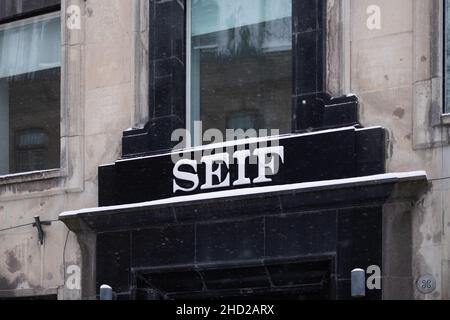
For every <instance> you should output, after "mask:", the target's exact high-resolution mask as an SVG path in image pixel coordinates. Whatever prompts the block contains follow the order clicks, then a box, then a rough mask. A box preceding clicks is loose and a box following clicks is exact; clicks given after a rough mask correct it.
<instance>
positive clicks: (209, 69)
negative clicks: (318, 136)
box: [187, 0, 293, 145]
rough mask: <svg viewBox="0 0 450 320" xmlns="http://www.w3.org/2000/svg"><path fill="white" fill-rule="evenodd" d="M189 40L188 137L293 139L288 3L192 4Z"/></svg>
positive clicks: (212, 0)
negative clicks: (262, 133) (264, 132)
mask: <svg viewBox="0 0 450 320" xmlns="http://www.w3.org/2000/svg"><path fill="white" fill-rule="evenodd" d="M187 33H188V34H187V36H188V37H187V39H188V41H187V43H188V44H187V46H188V48H187V52H188V59H187V60H188V64H187V69H188V76H187V88H188V90H187V106H188V107H187V126H188V129H190V131H191V132H192V131H193V129H194V122H195V121H201V122H202V130H203V132H205V131H206V130H208V129H212V128H216V129H220V130H221V131H222V133H224V134H225V130H226V129H244V130H247V129H256V130H259V129H278V130H280V133H288V132H291V129H292V88H293V71H292V70H293V59H292V0H191V1H188V28H187ZM203 132H195V131H194V135H195V137H194V144H195V145H199V144H201V139H200V138H201V136H202V135H203Z"/></svg>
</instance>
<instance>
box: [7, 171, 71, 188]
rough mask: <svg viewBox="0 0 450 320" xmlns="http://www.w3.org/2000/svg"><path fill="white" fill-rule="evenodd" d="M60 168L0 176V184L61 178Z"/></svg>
mask: <svg viewBox="0 0 450 320" xmlns="http://www.w3.org/2000/svg"><path fill="white" fill-rule="evenodd" d="M62 177H63V173H62V171H61V169H53V170H43V171H33V172H24V173H17V174H8V175H4V176H0V186H6V185H11V184H19V183H26V182H33V181H42V180H49V179H56V178H62Z"/></svg>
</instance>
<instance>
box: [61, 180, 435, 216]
mask: <svg viewBox="0 0 450 320" xmlns="http://www.w3.org/2000/svg"><path fill="white" fill-rule="evenodd" d="M415 180H428V177H427V173H426V172H425V171H413V172H404V173H387V174H380V175H374V176H367V177H360V178H350V179H340V180H327V181H319V182H306V183H298V184H289V185H277V186H268V187H257V188H247V189H237V190H227V191H218V192H212V193H204V194H197V195H192V196H180V197H173V198H168V199H163V200H155V201H149V202H141V203H134V204H128V205H119V206H110V207H100V208H89V209H82V210H77V211H68V212H64V213H62V214H61V215H60V218H65V217H71V216H78V215H83V214H88V213H91V214H92V213H102V212H111V211H124V210H130V209H142V208H148V207H155V206H162V205H174V204H179V203H187V202H194V201H207V200H214V199H226V198H233V197H240V196H251V195H262V194H269V193H275V192H288V191H295V190H302V189H303V191H306V190H309V189H321V188H324V187H328V188H336V187H345V186H351V185H355V186H358V185H367V184H381V183H386V182H390V181H393V182H401V181H415Z"/></svg>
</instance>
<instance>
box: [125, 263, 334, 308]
mask: <svg viewBox="0 0 450 320" xmlns="http://www.w3.org/2000/svg"><path fill="white" fill-rule="evenodd" d="M333 269H334V258H317V259H310V260H305V259H289V260H278V261H255V262H254V263H251V264H249V263H242V264H233V265H205V266H185V267H178V268H164V269H147V270H136V271H134V272H132V278H133V281H132V282H133V284H134V285H133V286H134V289H133V290H132V295H131V299H133V300H203V301H205V300H206V301H207V300H210V301H214V300H223V299H228V300H330V299H333V296H334V288H333V285H332V283H333V280H332V278H333V277H334V275H333Z"/></svg>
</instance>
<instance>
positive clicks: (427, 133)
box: [348, 0, 450, 299]
mask: <svg viewBox="0 0 450 320" xmlns="http://www.w3.org/2000/svg"><path fill="white" fill-rule="evenodd" d="M371 5H377V6H378V7H379V8H380V9H381V11H380V13H381V28H380V29H375V30H370V29H369V28H368V27H367V21H368V19H369V18H370V17H371V15H372V14H370V13H368V12H367V8H368V7H369V6H371ZM349 10H350V14H349V16H350V17H351V21H350V35H349V38H350V41H351V43H350V52H349V57H348V61H349V63H350V68H351V70H350V79H351V80H350V86H351V87H350V90H351V91H352V92H353V93H355V94H356V95H357V96H358V97H359V98H360V101H361V120H362V123H363V124H364V125H365V126H370V125H377V126H378V125H381V126H383V127H385V128H386V130H387V132H388V141H387V143H388V159H387V163H388V164H387V166H388V168H387V169H388V171H390V172H398V171H412V170H426V171H427V173H428V175H429V179H430V180H431V181H432V186H431V187H430V190H429V191H428V193H427V194H425V195H424V196H423V198H422V199H421V201H420V202H419V203H418V204H416V206H415V209H414V210H413V211H412V212H410V213H409V214H411V215H412V218H413V223H412V243H411V246H412V248H411V249H412V275H413V277H412V279H411V278H408V277H407V276H405V270H404V268H399V269H398V270H397V271H394V273H393V274H391V277H392V278H391V279H390V280H389V281H390V284H389V282H388V284H387V285H388V286H389V287H391V291H390V292H389V293H386V294H387V296H386V298H388V297H390V298H392V297H397V296H399V295H401V292H402V291H405V290H412V292H413V294H412V296H413V297H414V298H416V299H439V298H444V299H449V298H450V288H449V285H448V283H449V239H448V237H446V234H447V233H448V231H449V227H450V212H449V210H450V200H449V198H450V197H448V196H447V195H448V193H449V191H450V189H449V187H450V184H449V183H450V179H449V176H450V175H449V169H450V157H449V152H450V148H449V147H448V127H447V126H446V124H445V123H446V119H445V117H441V115H442V113H443V111H442V110H444V106H443V104H442V97H441V92H442V91H441V86H442V39H443V38H442V37H443V34H442V30H443V27H442V16H443V11H442V10H443V8H442V4H441V1H435V0H397V1H388V0H370V1H369V0H351V4H350V8H349ZM398 210H401V209H399V208H396V209H395V210H392V208H387V209H386V213H385V214H386V215H388V214H389V213H391V214H392V213H393V212H397V213H398ZM392 231H393V232H396V230H395V229H393V230H392ZM410 263H411V262H410V261H404V265H408V264H410ZM426 274H431V275H433V276H434V277H435V278H436V279H437V289H436V291H435V292H434V293H433V294H431V295H422V294H420V293H419V292H418V291H417V290H416V289H415V286H414V280H415V279H417V278H418V277H420V276H421V275H426ZM394 283H395V284H396V285H395V286H394V285H393V284H394Z"/></svg>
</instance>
